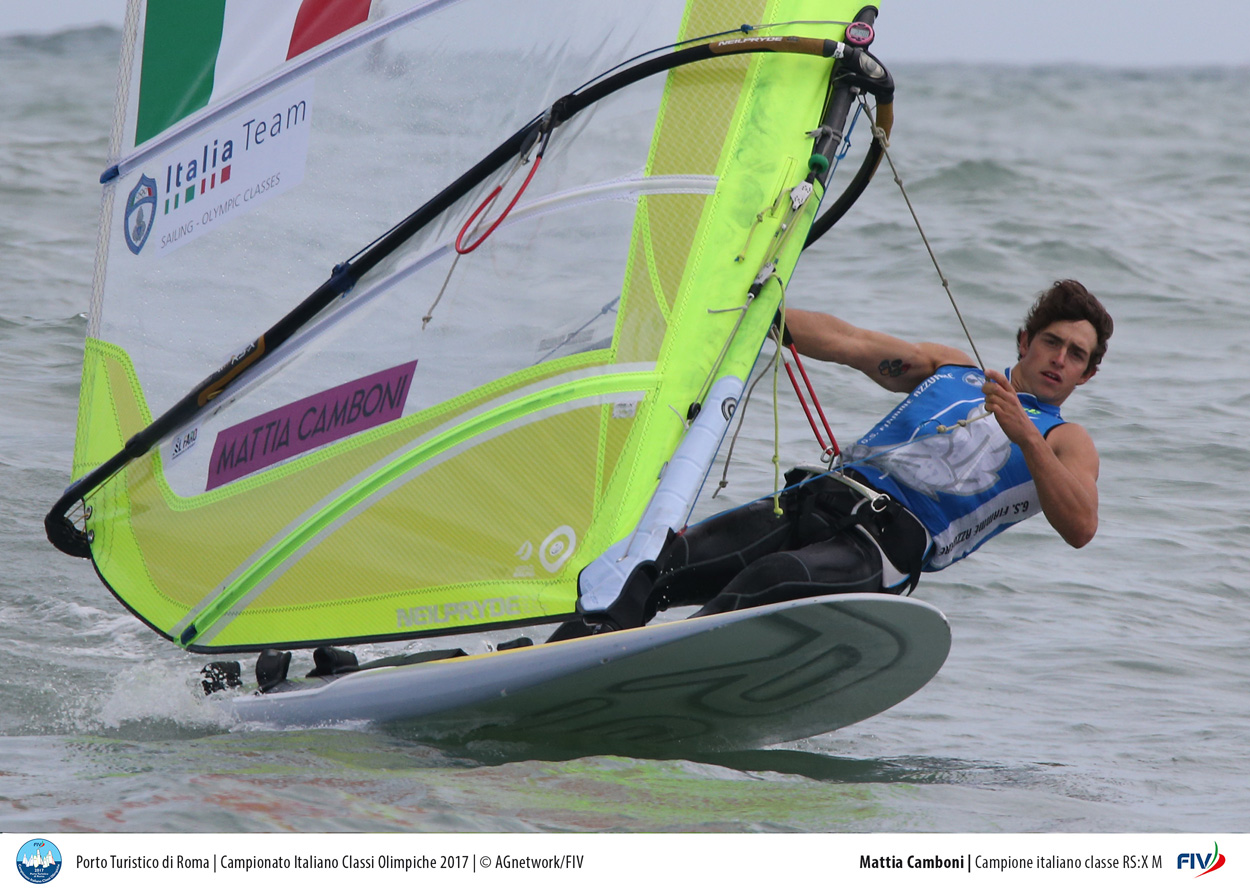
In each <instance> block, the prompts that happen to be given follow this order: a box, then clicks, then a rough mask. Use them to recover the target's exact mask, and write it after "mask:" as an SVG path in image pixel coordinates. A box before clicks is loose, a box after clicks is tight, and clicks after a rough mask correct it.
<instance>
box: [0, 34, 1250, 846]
mask: <svg viewBox="0 0 1250 893" xmlns="http://www.w3.org/2000/svg"><path fill="white" fill-rule="evenodd" d="M118 45H119V35H118V34H117V32H115V31H112V30H108V29H98V30H87V31H76V32H70V33H66V34H61V35H55V36H52V37H41V38H21V37H18V38H3V39H0V84H2V85H3V88H2V89H0V124H2V125H3V126H0V208H2V209H3V213H0V271H2V275H3V280H2V282H3V284H2V285H0V496H2V497H3V511H0V830H28V829H35V828H38V829H40V830H41V833H48V832H50V831H56V830H61V831H74V830H119V831H157V830H161V831H164V830H170V831H203V830H213V831H256V830H304V831H308V830H320V831H348V830H443V831H454V830H503V831H508V830H520V831H528V830H600V829H610V830H625V831H655V830H697V831H734V830H761V831H773V830H785V831H860V832H862V831H883V830H895V831H919V830H941V831H1133V832H1152V831H1199V830H1204V831H1205V830H1216V831H1247V830H1250V797H1248V796H1247V794H1246V791H1247V790H1250V769H1248V768H1247V760H1246V758H1245V757H1246V742H1247V741H1248V740H1250V659H1248V657H1247V654H1248V653H1250V647H1248V646H1250V602H1248V600H1247V598H1246V587H1247V579H1248V578H1250V573H1248V571H1250V560H1248V557H1247V553H1248V552H1250V510H1248V509H1247V505H1248V504H1250V474H1247V470H1248V469H1250V448H1248V446H1247V444H1250V384H1248V383H1247V379H1248V377H1250V376H1248V374H1250V363H1248V362H1247V359H1246V353H1245V347H1246V344H1245V343H1246V336H1247V333H1248V332H1250V294H1248V293H1247V287H1246V283H1247V282H1248V281H1250V245H1248V243H1247V241H1246V232H1247V228H1248V227H1250V180H1248V179H1247V177H1246V171H1247V170H1250V144H1248V141H1247V135H1248V134H1250V105H1248V104H1247V103H1245V102H1242V101H1230V100H1236V99H1237V98H1238V97H1245V96H1246V95H1250V71H1247V70H1246V69H1244V68H1243V69H1179V68H1177V67H1175V66H1169V67H1168V69H1167V71H1166V72H1163V73H1150V72H1143V71H1118V70H1106V69H1094V68H1090V69H1074V68H1072V67H1071V66H1067V67H1063V68H1010V67H1003V68H996V69H992V70H986V69H985V68H977V69H972V68H959V67H950V66H923V67H908V66H898V67H896V69H895V75H896V79H897V81H898V85H899V94H898V100H897V114H898V123H897V126H896V129H895V133H894V138H893V141H892V144H891V155H892V158H893V159H894V161H895V163H896V164H897V166H898V169H899V173H900V175H901V177H902V179H903V182H904V184H905V186H906V187H907V189H908V191H909V194H910V195H911V197H912V200H913V202H914V203H915V205H916V208H917V212H918V214H919V215H920V218H921V222H922V223H923V225H924V227H925V230H926V232H927V234H928V236H929V238H930V240H931V241H932V244H933V247H934V250H935V252H936V253H937V256H938V258H939V259H940V261H941V263H942V264H943V268H944V271H945V274H946V275H947V277H948V278H949V280H950V283H951V288H952V291H953V292H954V294H955V296H956V299H957V301H958V302H959V306H960V309H961V310H962V312H963V314H964V317H965V318H966V320H967V322H968V325H969V329H970V330H971V333H972V337H973V339H974V341H975V342H976V345H977V348H978V350H979V351H980V352H981V354H982V356H983V357H984V358H985V360H986V362H987V363H989V364H990V365H993V366H996V367H999V368H1001V367H1003V366H1005V365H1007V364H1009V363H1010V362H1011V361H1012V360H1013V359H1014V353H1013V342H1014V335H1015V331H1016V328H1017V326H1018V325H1019V322H1020V319H1021V317H1022V316H1023V312H1024V309H1025V307H1026V304H1027V302H1028V300H1029V299H1030V298H1031V297H1032V296H1034V295H1035V294H1036V293H1037V292H1039V291H1040V290H1041V289H1042V288H1044V287H1045V286H1046V285H1047V284H1048V283H1049V282H1050V281H1052V280H1054V279H1056V278H1063V277H1075V278H1077V279H1080V280H1082V281H1083V282H1085V284H1086V285H1088V286H1089V287H1090V289H1091V290H1092V291H1094V292H1095V293H1096V294H1098V295H1099V296H1100V297H1101V298H1102V299H1103V300H1104V301H1105V303H1106V304H1107V306H1108V308H1109V309H1110V311H1111V313H1112V314H1113V315H1114V317H1115V321H1116V332H1115V336H1114V338H1113V339H1112V342H1111V347H1110V351H1109V353H1108V355H1107V359H1106V361H1105V363H1104V365H1103V368H1102V370H1101V371H1100V372H1099V373H1098V375H1097V376H1095V378H1094V379H1093V380H1092V381H1091V382H1090V383H1089V384H1088V385H1086V386H1085V387H1083V388H1081V389H1080V390H1078V391H1077V392H1076V394H1075V395H1074V396H1073V397H1072V398H1071V400H1070V401H1069V402H1068V403H1066V404H1065V406H1064V412H1065V414H1066V415H1067V416H1068V417H1069V418H1070V419H1072V420H1075V421H1079V422H1080V423H1082V424H1083V425H1085V426H1086V427H1087V428H1088V430H1089V431H1090V433H1091V434H1092V436H1093V437H1094V439H1095V441H1096V442H1097V444H1098V446H1099V449H1100V452H1101V457H1102V467H1101V477H1100V480H1099V487H1100V496H1101V526H1100V529H1099V533H1098V536H1097V537H1096V539H1095V540H1094V541H1093V543H1092V544H1090V545H1089V546H1088V547H1086V548H1085V549H1083V550H1080V551H1074V550H1071V549H1069V548H1068V547H1066V546H1065V545H1064V544H1063V543H1062V541H1061V540H1060V539H1059V538H1058V536H1057V535H1055V534H1054V533H1053V532H1052V531H1050V530H1049V528H1048V527H1047V526H1046V524H1045V523H1044V522H1043V521H1042V520H1041V519H1035V520H1033V521H1031V522H1029V523H1028V524H1027V525H1024V526H1022V527H1020V528H1017V529H1015V530H1013V531H1011V532H1010V533H1009V534H1007V535H1005V536H1003V537H1000V538H998V539H996V540H995V541H993V542H992V543H991V544H990V545H989V546H987V547H986V548H985V549H983V550H982V551H981V552H978V553H977V554H976V555H975V556H973V557H972V558H970V559H969V560H967V561H964V562H961V563H960V564H958V565H956V566H955V567H953V568H951V569H950V570H947V571H944V572H943V573H941V574H939V575H934V576H932V577H928V578H926V579H925V580H924V582H923V584H922V586H921V588H920V589H919V590H918V591H917V593H916V596H917V597H920V598H923V599H925V600H926V601H928V602H929V603H931V604H933V605H935V606H937V607H938V608H940V609H941V610H942V611H943V612H945V614H946V615H947V617H948V618H949V620H950V623H951V627H952V630H953V636H954V644H953V648H952V651H951V655H950V658H949V659H948V661H947V663H946V665H945V667H944V668H943V669H942V671H941V673H940V674H939V675H938V676H937V678H936V679H934V680H933V682H932V683H930V684H929V685H928V686H927V687H925V688H924V689H923V690H921V691H920V692H919V693H918V694H916V695H915V696H913V697H912V698H910V699H909V700H907V701H905V702H904V703H902V704H900V705H899V706H897V707H895V708H893V709H892V710H889V711H888V712H886V713H884V714H882V715H880V716H877V717H875V718H872V719H870V720H867V721H865V722H863V723H860V724H859V725H857V726H854V727H851V728H849V729H844V730H842V731H840V732H837V733H833V734H829V735H824V736H820V737H817V738H813V739H811V740H808V741H804V742H800V743H797V744H793V745H787V746H783V747H779V748H774V749H768V750H762V751H757V752H752V753H743V754H734V755H729V756H725V757H724V758H721V759H718V760H717V761H715V762H712V761H694V760H687V761H681V760H675V761H647V760H639V759H631V758H623V757H611V756H603V757H594V758H583V759H575V760H559V759H555V758H552V757H551V756H549V755H544V754H542V753H538V752H534V753H529V754H517V753H515V752H512V753H503V752H492V751H479V752H468V753H448V752H443V751H440V750H438V749H436V748H433V747H430V746H427V745H423V744H419V743H414V742H412V741H409V740H405V739H401V738H396V737H392V736H390V735H387V734H385V733H382V732H379V731H377V730H374V729H370V728H368V727H352V728H338V729H307V730H299V731H289V732H272V731H270V732H261V731H254V730H253V731H249V730H244V729H232V728H231V727H230V725H229V723H228V722H226V720H225V719H224V718H223V717H222V716H221V714H220V713H218V712H217V711H216V710H214V709H213V707H212V705H211V703H207V702H205V701H204V699H202V698H201V697H198V696H197V694H196V685H197V682H196V678H195V677H196V673H197V671H198V669H199V666H200V665H201V664H202V663H203V658H197V657H195V656H192V655H187V654H184V653H182V652H181V651H179V650H178V649H177V648H175V647H174V646H173V645H171V644H170V643H168V642H167V641H165V640H164V639H162V638H160V637H159V636H157V635H155V634H153V633H152V632H151V631H150V630H148V629H147V628H146V627H145V626H144V625H143V624H142V623H141V622H140V621H139V620H137V619H136V618H134V617H133V616H131V615H130V614H129V613H128V612H127V611H126V610H125V609H124V608H123V607H122V606H121V605H120V604H119V603H118V602H117V601H116V600H114V599H113V597H112V596H111V595H110V594H109V593H108V592H107V590H106V589H105V588H104V587H103V586H102V585H101V584H100V582H99V581H98V580H97V579H96V578H95V575H94V574H93V572H92V570H91V568H90V565H89V563H87V562H84V561H79V560H74V559H70V558H67V557H65V556H63V555H61V554H60V553H58V552H56V551H55V550H54V549H53V548H52V547H51V546H49V545H48V544H47V542H46V541H45V539H44V536H43V529H42V519H43V516H44V514H45V513H46V512H47V510H48V508H49V507H50V506H51V504H52V503H53V502H54V501H55V499H56V498H57V496H58V495H59V494H60V492H61V490H62V489H63V488H64V487H65V486H66V485H67V484H68V482H69V481H68V469H69V465H70V455H71V450H72V444H73V437H74V420H75V412H76V400H77V389H78V375H79V367H80V363H81V355H82V354H81V352H82V341H83V337H84V335H85V330H86V320H85V311H86V309H87V303H88V296H89V293H90V283H91V276H92V259H93V251H94V247H93V246H94V233H95V228H96V219H97V214H98V187H97V186H96V179H97V176H98V174H99V171H100V169H101V168H102V166H103V161H104V159H105V156H106V148H107V147H106V137H105V135H106V133H107V132H108V128H109V123H110V108H111V103H112V91H113V84H114V80H115V70H116V58H117V49H118ZM331 260H333V259H331ZM789 301H790V303H791V304H792V305H793V306H802V307H810V308H817V309H824V310H829V311H831V312H835V313H837V314H839V315H842V316H844V317H845V318H847V319H849V320H850V321H852V322H854V323H856V324H858V325H862V326H867V327H870V328H877V329H882V330H886V331H889V332H892V333H894V334H897V335H899V336H900V337H903V338H906V339H909V340H917V341H919V340H928V341H940V342H945V343H949V344H953V345H955V346H958V347H961V348H963V349H968V347H967V342H966V340H965V339H964V335H963V331H962V329H961V328H960V326H959V323H958V321H957V320H956V318H955V315H954V312H953V311H952V309H951V307H950V305H949V303H948V301H947V298H946V296H945V294H944V293H943V292H942V290H941V287H940V284H939V281H938V277H937V274H936V273H935V272H934V270H933V268H932V266H931V264H930V261H929V258H928V255H927V254H926V252H925V250H924V247H923V245H922V243H921V242H920V240H919V237H918V235H917V232H916V228H915V226H914V224H913V223H912V221H911V219H910V217H909V216H908V214H907V211H906V207H905V205H904V204H903V202H902V199H901V198H900V196H899V193H898V189H897V187H896V186H895V184H894V183H892V182H891V179H890V177H889V176H879V177H878V178H877V181H876V182H874V184H873V185H872V186H871V187H870V188H869V190H868V192H867V194H866V195H865V197H864V198H863V199H862V200H861V202H860V204H859V205H858V206H857V207H856V208H855V209H854V210H853V211H852V212H851V213H850V214H849V215H848V217H847V218H846V220H845V221H844V222H843V223H842V224H840V225H839V226H838V227H837V228H836V229H835V230H834V231H833V232H832V233H831V234H830V235H829V236H827V237H826V238H825V240H824V241H823V242H822V243H821V244H820V246H819V247H818V248H817V249H814V250H813V251H811V252H809V253H808V254H807V255H806V256H805V257H804V259H803V261H802V263H801V265H800V268H799V273H798V275H797V276H796V277H795V279H794V282H793V283H792V285H791V287H790V289H789ZM811 366H812V367H813V368H811V369H810V371H811V374H812V376H813V379H814V381H815V385H816V388H817V390H818V391H819V393H820V394H821V395H822V399H823V400H824V403H825V406H826V411H827V412H828V413H829V414H830V416H831V418H832V420H833V422H834V425H835V429H836V433H837V434H838V436H839V437H840V438H841V439H843V440H844V441H846V440H851V439H853V438H854V437H855V436H857V435H858V434H860V433H862V431H864V430H865V429H866V428H867V427H868V426H869V425H870V424H871V423H872V422H874V421H875V420H876V418H878V417H879V416H880V415H882V414H883V413H884V412H886V411H887V410H888V409H889V407H890V406H891V405H892V399H891V396H890V395H888V394H885V393H884V392H882V391H880V390H879V389H878V388H876V387H875V386H874V385H873V384H872V383H871V382H869V381H868V380H867V379H865V378H863V377H862V376H859V375H858V374H857V373H854V372H850V371H848V370H845V369H836V368H827V367H820V365H819V364H816V363H813V364H811ZM770 392H771V383H770V381H769V380H768V379H767V378H766V379H765V380H764V382H763V383H761V386H760V387H759V388H757V390H756V396H755V397H754V398H753V400H752V402H751V405H750V407H749V408H748V410H747V412H748V422H747V426H746V428H745V429H744V432H743V434H742V436H741V438H740V439H739V442H738V447H737V450H736V453H735V457H736V458H735V461H734V464H733V465H732V466H731V468H730V474H729V477H730V481H731V483H730V486H729V488H728V490H727V491H726V492H725V493H722V494H721V496H720V497H718V499H717V500H715V501H714V502H711V503H705V504H704V505H702V506H700V512H701V513H704V514H706V513H708V512H711V511H716V510H719V509H720V508H721V507H723V506H725V505H728V504H731V503H732V502H733V501H743V500H746V499H749V498H751V497H752V496H753V495H757V494H760V493H764V492H767V491H768V490H770V489H771V486H772V481H773V472H772V466H771V464H770V459H771V456H772V454H773V437H772V408H771V393H770ZM780 416H781V427H782V436H781V443H780V455H781V461H782V463H783V464H786V465H788V464H795V463H802V462H810V461H812V460H813V459H814V458H815V457H816V454H817V450H816V447H815V446H814V442H813V441H812V438H811V435H810V432H808V431H807V429H806V423H805V421H804V420H803V418H802V416H801V414H800V412H799V410H798V409H797V406H796V404H795V401H794V399H793V397H789V398H787V397H786V396H785V395H784V394H783V395H782V398H781V401H780ZM718 478H719V469H718V470H717V473H716V474H715V475H714V479H718Z"/></svg>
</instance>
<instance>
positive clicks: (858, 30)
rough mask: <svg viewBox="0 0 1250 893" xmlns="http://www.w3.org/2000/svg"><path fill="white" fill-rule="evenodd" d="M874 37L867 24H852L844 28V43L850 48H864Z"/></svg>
mask: <svg viewBox="0 0 1250 893" xmlns="http://www.w3.org/2000/svg"><path fill="white" fill-rule="evenodd" d="M874 36H875V35H874V34H873V31H872V25H869V24H868V23H867V22H852V23H851V24H849V25H847V26H846V42H847V43H849V44H850V45H851V46H856V47H866V46H868V44H870V43H872V39H873V37H874Z"/></svg>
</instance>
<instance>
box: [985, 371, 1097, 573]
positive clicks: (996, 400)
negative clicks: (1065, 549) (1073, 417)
mask: <svg viewBox="0 0 1250 893" xmlns="http://www.w3.org/2000/svg"><path fill="white" fill-rule="evenodd" d="M986 377H987V378H988V379H989V382H987V383H986V385H985V388H984V390H985V408H986V409H987V410H989V411H990V412H992V413H994V416H995V418H997V419H998V424H999V426H1000V427H1001V428H1002V429H1003V433H1005V434H1006V435H1007V437H1009V438H1010V439H1011V441H1012V442H1013V443H1015V444H1016V445H1018V446H1019V447H1020V450H1021V452H1023V453H1024V461H1025V462H1026V463H1027V464H1028V466H1029V473H1030V474H1032V476H1033V482H1034V484H1035V485H1036V486H1037V497H1038V500H1039V501H1040V502H1041V504H1042V512H1043V513H1044V514H1045V515H1046V520H1047V521H1049V522H1050V526H1051V527H1053V528H1055V530H1057V531H1058V532H1059V535H1060V536H1062V537H1063V538H1064V541H1065V542H1067V543H1068V545H1070V546H1073V547H1075V548H1077V549H1079V548H1081V547H1082V546H1084V545H1085V544H1086V543H1088V542H1089V541H1090V540H1092V539H1093V538H1094V534H1095V532H1097V530H1098V450H1097V449H1095V447H1094V441H1093V439H1092V438H1090V436H1089V432H1087V431H1086V430H1085V429H1084V428H1082V427H1081V426H1080V425H1074V424H1072V423H1070V422H1069V423H1067V424H1064V425H1059V426H1057V427H1054V428H1051V429H1050V432H1049V433H1048V434H1047V435H1046V436H1043V435H1042V433H1041V432H1040V431H1038V429H1037V426H1036V425H1034V424H1033V422H1032V421H1031V420H1030V419H1029V417H1028V414H1027V413H1026V412H1025V411H1024V407H1023V406H1021V405H1020V400H1019V398H1018V397H1016V391H1015V389H1014V388H1013V387H1012V386H1011V384H1010V383H1009V382H1008V381H1007V378H1006V376H1004V375H1003V374H1002V373H1001V372H998V371H995V370H993V369H991V370H988V371H987V372H986Z"/></svg>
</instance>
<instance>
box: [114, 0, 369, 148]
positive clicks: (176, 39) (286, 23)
mask: <svg viewBox="0 0 1250 893" xmlns="http://www.w3.org/2000/svg"><path fill="white" fill-rule="evenodd" d="M371 3H372V0H265V2H263V3H262V2H257V0H148V3H147V13H146V16H145V19H144V28H143V61H142V72H141V74H140V81H139V110H138V116H137V122H136V125H135V145H136V146H137V145H139V144H140V143H142V142H144V141H145V140H148V139H151V138H152V137H154V136H156V135H157V134H158V133H160V132H161V131H163V130H165V129H166V128H167V127H170V126H172V125H174V124H176V123H177V122H178V121H181V120H182V119H183V118H185V117H186V116H187V115H190V114H191V113H193V112H196V111H199V110H200V109H202V108H204V107H205V106H207V105H209V104H211V103H213V102H215V101H217V100H218V99H221V98H222V97H225V96H228V95H229V94H231V93H233V92H234V91H235V90H237V89H239V88H240V87H243V86H244V85H246V84H249V83H251V82H253V81H255V80H257V79H258V78H260V77H262V76H263V75H265V74H267V73H269V72H270V71H273V70H274V69H276V68H278V67H279V66H280V65H282V64H283V63H284V62H286V61H287V60H288V59H294V58H295V57H296V56H298V55H299V54H300V53H304V52H307V51H308V50H310V49H312V48H313V47H315V46H318V45H319V44H322V43H324V42H325V41H327V40H329V39H330V38H332V37H335V36H337V35H339V34H341V33H343V32H344V31H346V30H347V29H348V28H351V27H354V26H355V25H359V24H360V23H361V22H364V21H366V20H367V19H368V18H369V7H370V4H371Z"/></svg>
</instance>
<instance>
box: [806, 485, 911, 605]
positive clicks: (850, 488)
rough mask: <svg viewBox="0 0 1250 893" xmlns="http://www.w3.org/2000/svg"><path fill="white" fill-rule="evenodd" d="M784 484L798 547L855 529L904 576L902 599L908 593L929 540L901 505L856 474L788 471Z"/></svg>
mask: <svg viewBox="0 0 1250 893" xmlns="http://www.w3.org/2000/svg"><path fill="white" fill-rule="evenodd" d="M786 484H787V486H788V487H794V489H793V490H790V491H789V493H791V494H793V497H794V499H793V502H792V504H791V505H790V506H788V507H787V510H792V511H795V512H796V513H797V521H796V523H795V537H796V539H797V540H799V541H800V542H796V544H795V545H796V546H797V545H802V544H804V543H805V542H814V541H816V540H819V539H824V538H827V537H831V536H835V535H836V534H838V533H841V532H843V531H845V530H852V529H854V530H858V531H859V532H860V533H861V534H863V535H864V536H866V537H867V538H868V539H870V540H871V541H872V542H873V543H874V544H875V545H876V546H877V548H878V549H880V550H881V554H882V558H883V560H885V561H888V562H889V563H890V564H891V565H893V566H894V568H895V569H896V570H898V571H899V572H900V573H902V574H905V575H906V576H907V587H906V591H905V592H904V593H903V594H904V595H910V594H911V592H912V591H913V590H914V589H915V588H916V584H917V583H919V582H920V572H921V569H922V568H923V567H924V562H925V558H926V557H927V556H928V552H929V549H930V548H931V547H932V545H933V541H932V539H931V538H930V537H929V532H928V531H927V530H925V527H924V525H923V524H921V523H920V521H919V520H918V519H917V518H916V516H915V515H913V514H912V513H911V512H910V511H908V510H907V508H906V507H905V506H903V505H902V503H900V502H899V501H898V500H896V499H894V498H893V497H892V496H890V495H889V494H887V493H881V492H879V491H877V490H874V489H873V488H872V487H870V486H868V484H867V483H866V482H865V481H864V480H863V479H862V478H861V477H859V475H858V474H856V473H855V472H854V471H850V472H849V473H847V474H842V473H839V472H829V471H826V470H825V469H823V468H809V467H799V468H795V469H792V470H791V471H789V472H787V474H786ZM796 485H797V486H796Z"/></svg>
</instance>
